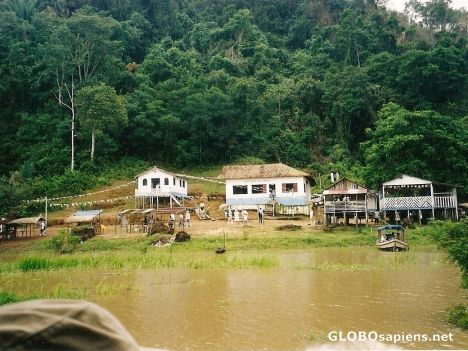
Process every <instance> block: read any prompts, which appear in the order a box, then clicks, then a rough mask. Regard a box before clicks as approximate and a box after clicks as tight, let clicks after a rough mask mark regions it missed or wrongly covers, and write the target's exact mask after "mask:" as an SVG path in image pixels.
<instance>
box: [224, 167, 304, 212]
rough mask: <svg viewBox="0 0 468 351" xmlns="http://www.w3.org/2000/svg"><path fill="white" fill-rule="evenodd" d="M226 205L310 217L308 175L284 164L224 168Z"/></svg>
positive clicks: (234, 207)
mask: <svg viewBox="0 0 468 351" xmlns="http://www.w3.org/2000/svg"><path fill="white" fill-rule="evenodd" d="M218 178H219V179H224V180H225V181H226V205H227V206H230V207H231V208H232V209H257V208H258V207H262V208H264V209H268V206H269V205H271V207H275V208H277V209H278V211H279V213H291V212H293V213H297V214H308V213H309V204H310V186H311V181H312V179H311V178H310V176H309V174H307V173H305V172H302V171H300V170H297V169H294V168H292V167H289V166H287V165H285V164H282V163H275V164H261V165H232V166H224V167H223V170H222V172H221V173H220V174H219V176H218Z"/></svg>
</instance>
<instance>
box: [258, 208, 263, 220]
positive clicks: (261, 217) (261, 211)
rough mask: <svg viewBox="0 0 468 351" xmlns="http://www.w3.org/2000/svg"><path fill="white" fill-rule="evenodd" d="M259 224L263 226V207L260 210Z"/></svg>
mask: <svg viewBox="0 0 468 351" xmlns="http://www.w3.org/2000/svg"><path fill="white" fill-rule="evenodd" d="M258 223H260V224H263V207H259V208H258Z"/></svg>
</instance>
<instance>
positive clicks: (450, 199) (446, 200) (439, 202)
mask: <svg viewBox="0 0 468 351" xmlns="http://www.w3.org/2000/svg"><path fill="white" fill-rule="evenodd" d="M456 204H457V200H456V198H455V196H434V207H435V208H455V207H456Z"/></svg>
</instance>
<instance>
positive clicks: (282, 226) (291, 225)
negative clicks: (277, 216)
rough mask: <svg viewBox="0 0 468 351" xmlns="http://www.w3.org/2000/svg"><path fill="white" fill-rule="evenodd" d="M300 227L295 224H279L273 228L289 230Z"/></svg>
mask: <svg viewBox="0 0 468 351" xmlns="http://www.w3.org/2000/svg"><path fill="white" fill-rule="evenodd" d="M301 228H302V227H301V226H300V225H295V224H285V225H280V226H279V227H276V228H275V230H290V231H295V230H300V229H301Z"/></svg>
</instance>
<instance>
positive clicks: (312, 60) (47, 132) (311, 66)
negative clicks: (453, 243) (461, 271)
mask: <svg viewBox="0 0 468 351" xmlns="http://www.w3.org/2000/svg"><path fill="white" fill-rule="evenodd" d="M0 36H1V38H2V40H1V41H0V75H1V80H0V176H1V178H0V196H1V197H2V201H1V202H2V206H1V208H0V210H1V211H0V212H4V211H5V210H6V209H8V208H10V206H11V204H12V203H14V201H15V199H18V198H21V197H26V196H29V195H31V194H32V193H34V195H40V194H37V193H38V192H42V194H45V193H46V192H47V191H46V190H47V186H44V187H43V189H42V188H41V189H42V190H43V191H42V190H41V191H38V190H37V189H35V190H34V191H25V190H24V189H25V188H28V186H29V187H31V184H37V182H38V180H45V181H46V182H47V179H49V178H50V177H55V178H54V179H56V178H57V177H59V178H60V177H65V179H68V177H70V179H75V178H80V179H86V177H87V176H90V175H93V174H98V173H100V172H101V173H102V172H104V171H105V170H106V169H108V168H109V167H112V165H115V164H116V163H118V162H122V160H128V159H132V160H141V161H145V162H148V164H160V165H166V166H167V167H169V169H171V168H173V169H174V168H175V169H177V168H181V167H184V168H189V167H194V166H200V165H213V164H222V163H229V162H234V161H236V160H237V159H239V158H240V157H246V156H254V157H258V158H261V159H263V160H265V161H266V162H278V161H281V162H284V163H287V164H289V165H291V166H296V167H300V168H304V169H308V170H309V171H310V172H311V173H312V174H313V175H318V174H319V173H321V174H324V173H327V172H329V171H330V170H337V171H339V172H341V174H345V175H349V176H352V177H353V178H356V179H358V180H360V181H363V182H365V183H367V184H368V185H370V186H374V187H375V186H377V185H378V184H379V183H380V182H382V181H383V180H388V179H389V177H392V176H395V175H396V174H398V173H409V174H412V175H414V176H421V177H426V178H430V179H433V180H435V181H439V182H448V183H456V184H461V185H463V186H465V189H466V186H467V185H468V180H467V177H466V174H467V169H468V167H467V163H468V161H467V157H466V155H467V154H468V132H467V130H468V128H467V126H468V103H467V96H468V89H467V77H468V63H467V62H468V60H467V59H468V50H467V37H468V20H467V12H466V11H464V10H454V9H451V8H450V7H449V3H448V1H446V0H430V1H429V2H427V3H420V2H418V1H415V0H411V1H410V2H409V3H408V4H407V13H406V14H399V13H396V12H391V11H388V10H386V9H385V8H384V7H383V6H382V4H381V3H380V1H379V0H288V1H286V0H248V1H247V0H221V1H212V0H165V1H160V0H146V1H141V0H135V1H131V0H108V1H102V0H57V1H51V0H4V1H1V2H0ZM72 135H73V137H72ZM123 162H124V163H125V162H126V161H123ZM135 162H138V161H135ZM71 169H73V170H74V172H75V173H76V174H78V175H79V176H76V175H75V176H74V175H73V172H71V171H70V170H71ZM72 183H73V182H72ZM92 185H93V184H92V182H90V184H89V186H92ZM67 189H68V190H70V191H74V190H77V189H74V188H73V187H72V186H70V187H68V188H67V187H65V189H64V188H61V189H60V190H57V191H56V192H54V191H51V190H50V187H49V195H53V194H54V193H58V192H63V191H67ZM465 193H466V191H465Z"/></svg>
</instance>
